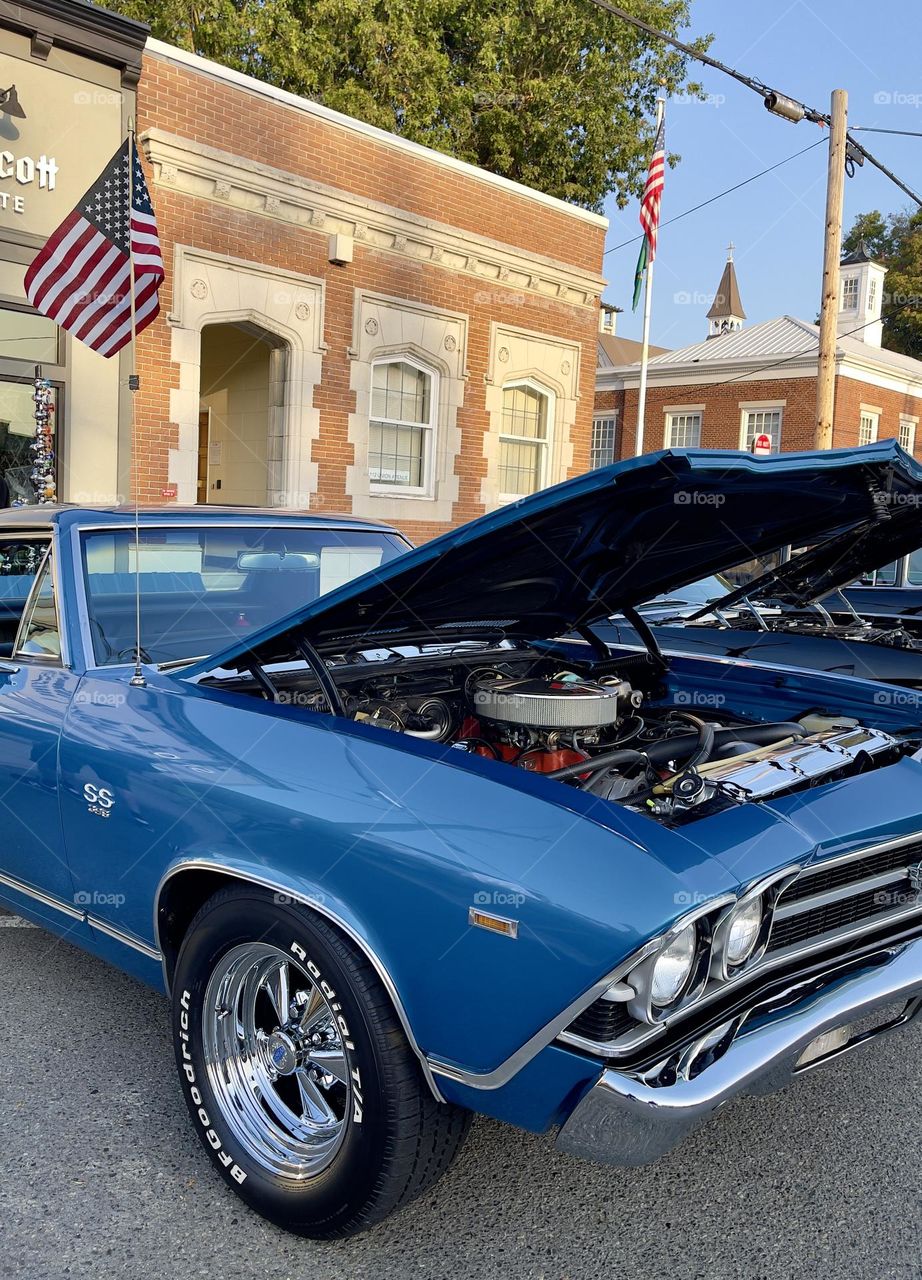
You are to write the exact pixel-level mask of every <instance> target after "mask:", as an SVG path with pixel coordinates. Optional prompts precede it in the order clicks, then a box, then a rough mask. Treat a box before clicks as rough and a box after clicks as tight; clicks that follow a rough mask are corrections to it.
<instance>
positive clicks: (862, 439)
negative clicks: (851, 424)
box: [858, 410, 880, 444]
mask: <svg viewBox="0 0 922 1280" xmlns="http://www.w3.org/2000/svg"><path fill="white" fill-rule="evenodd" d="M879 426H880V414H879V413H872V412H871V411H870V410H863V411H862V414H861V417H860V418H859V419H858V443H859V444H873V443H874V441H875V440H876V439H877V429H878V427H879Z"/></svg>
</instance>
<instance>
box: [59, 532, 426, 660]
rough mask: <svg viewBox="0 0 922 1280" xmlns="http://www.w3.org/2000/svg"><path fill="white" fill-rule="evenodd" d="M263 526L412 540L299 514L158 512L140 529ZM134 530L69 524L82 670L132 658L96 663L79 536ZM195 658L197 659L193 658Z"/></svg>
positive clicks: (396, 534) (410, 548) (402, 540)
mask: <svg viewBox="0 0 922 1280" xmlns="http://www.w3.org/2000/svg"><path fill="white" fill-rule="evenodd" d="M261 527H266V528H270V529H307V530H314V531H316V532H317V533H383V534H387V535H388V537H392V538H397V539H399V540H400V541H401V542H404V543H406V547H407V550H408V551H410V550H412V549H413V548H412V543H410V542H407V540H406V538H404V536H403V534H402V533H401V532H400V530H399V529H391V528H390V527H389V526H387V525H368V526H367V527H366V526H365V525H350V524H315V523H313V522H312V521H308V522H307V523H305V522H304V520H303V518H299V517H298V516H296V515H291V516H287V517H286V518H285V519H284V520H282V521H280V522H279V524H273V523H272V521H271V520H266V521H265V524H264V525H261V524H260V522H259V520H258V519H255V518H254V519H252V520H220V519H211V520H195V519H193V520H190V519H189V515H188V512H186V513H185V514H184V516H183V517H179V516H177V517H176V518H175V519H174V518H172V517H169V516H166V517H164V516H158V517H157V519H156V520H142V521H141V529H142V531H143V530H144V529H183V528H189V529H254V528H261ZM133 531H134V521H133V520H131V519H130V518H129V519H128V520H127V521H126V522H125V523H118V524H74V525H73V526H72V528H71V531H70V532H71V544H72V545H71V554H72V556H73V560H74V565H75V567H76V582H77V588H78V592H79V594H80V596H81V598H82V602H83V605H84V607H83V608H82V609H80V611H79V612H80V639H81V641H82V643H83V650H84V663H85V669H86V672H87V673H89V672H91V671H125V670H130V671H134V667H135V664H134V663H133V662H106V663H100V662H97V661H96V649H95V646H94V645H93V635H92V632H91V631H90V618H89V608H88V606H89V600H90V593H89V590H88V588H87V581H86V567H85V565H84V562H83V555H82V552H81V545H80V544H81V540H82V537H83V535H84V534H85V533H118V532H126V533H129V534H130V533H132V532H133ZM196 660H197V659H196ZM141 665H142V666H149V667H151V668H152V669H153V670H156V669H157V664H156V663H150V664H148V663H142V664H141Z"/></svg>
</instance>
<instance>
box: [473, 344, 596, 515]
mask: <svg viewBox="0 0 922 1280" xmlns="http://www.w3.org/2000/svg"><path fill="white" fill-rule="evenodd" d="M489 353H490V354H489V359H488V364H487V373H486V376H485V378H484V384H485V388H486V391H485V397H484V401H485V407H486V411H487V417H488V419H489V427H488V429H487V430H486V431H485V432H484V436H483V446H482V448H483V456H484V459H485V461H486V471H485V474H484V476H483V478H482V480H481V485H480V496H481V502H482V504H483V507H484V510H485V511H494V510H497V509H498V508H499V507H501V506H503V505H504V504H505V503H506V502H507V501H508V496H504V495H503V494H502V493H501V491H500V454H501V443H502V442H501V438H500V437H501V434H502V428H503V392H504V389H505V388H506V387H507V386H509V385H511V384H513V383H528V382H529V381H530V382H532V383H533V384H534V386H535V387H536V389H537V390H539V391H541V392H543V393H544V394H548V393H550V396H551V400H550V401H549V404H548V413H549V422H548V440H549V443H548V446H547V449H546V454H547V457H546V466H545V472H544V479H545V484H546V485H553V484H558V483H560V482H561V481H563V480H565V479H566V478H567V476H568V475H569V474H570V470H571V468H572V466H573V457H574V443H573V441H574V434H573V433H574V429H575V423H576V416H577V410H578V406H579V400H580V369H581V360H582V346H581V344H580V342H579V341H578V340H573V339H569V338H564V337H561V336H559V335H557V334H555V333H552V332H551V333H542V332H540V331H537V330H532V329H525V328H519V327H518V326H517V325H512V324H506V323H503V322H500V321H497V320H494V321H492V322H491V325H490V346H489Z"/></svg>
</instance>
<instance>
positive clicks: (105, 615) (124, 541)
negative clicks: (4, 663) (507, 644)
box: [82, 525, 409, 666]
mask: <svg viewBox="0 0 922 1280" xmlns="http://www.w3.org/2000/svg"><path fill="white" fill-rule="evenodd" d="M140 541H141V545H140V558H139V557H138V556H137V555H136V551H135V531H134V529H133V528H119V529H118V530H105V531H100V532H96V533H85V534H84V535H83V539H82V544H83V568H84V574H85V578H86V590H87V603H88V610H89V618H90V630H91V634H92V639H93V649H94V653H95V656H96V661H97V662H98V663H99V665H100V666H113V665H115V664H117V663H123V662H133V661H134V653H135V568H136V567H139V568H140V580H141V581H140V586H141V649H142V653H141V659H142V661H144V662H156V663H163V662H175V661H177V660H180V659H185V658H197V657H207V656H208V655H209V654H212V653H217V652H218V651H219V650H220V649H224V648H226V647H227V646H228V645H229V644H232V643H233V642H234V641H235V640H240V639H243V638H245V637H246V634H247V632H252V631H257V630H259V628H261V627H265V626H268V625H270V624H271V623H273V622H277V621H278V620H279V619H280V618H284V617H285V616H286V615H287V614H289V613H292V612H294V610H296V609H297V608H299V606H301V605H306V604H309V603H310V602H311V601H312V600H315V599H316V598H317V597H318V596H320V595H323V594H324V593H325V592H327V591H332V590H333V588H334V587H339V586H342V585H343V583H346V582H350V581H351V580H352V579H353V578H357V577H358V576H359V575H360V574H362V573H367V572H369V571H370V570H374V569H376V568H378V567H379V565H382V564H385V563H386V562H387V561H388V560H393V559H394V558H395V557H396V556H398V555H400V554H401V553H402V552H404V551H407V550H408V549H409V547H408V544H407V543H406V542H404V540H403V539H402V538H400V537H399V536H397V535H396V534H390V533H382V532H378V531H376V530H368V531H364V530H360V529H358V530H357V529H348V530H346V529H317V528H305V527H298V526H297V525H276V526H267V525H264V526H253V525H250V526H241V527H238V528H230V527H228V526H220V525H192V526H187V527H176V526H171V527H169V528H167V527H165V526H161V527H148V528H142V529H141V540H140Z"/></svg>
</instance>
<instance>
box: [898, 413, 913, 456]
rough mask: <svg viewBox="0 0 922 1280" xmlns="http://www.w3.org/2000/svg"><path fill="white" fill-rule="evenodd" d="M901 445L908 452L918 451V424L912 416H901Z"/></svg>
mask: <svg viewBox="0 0 922 1280" xmlns="http://www.w3.org/2000/svg"><path fill="white" fill-rule="evenodd" d="M900 447H901V448H902V449H905V450H906V452H907V453H915V451H916V424H915V421H914V419H912V418H900Z"/></svg>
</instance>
